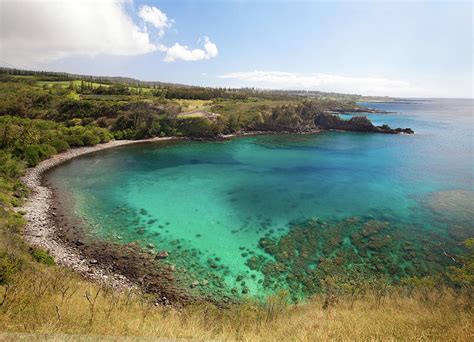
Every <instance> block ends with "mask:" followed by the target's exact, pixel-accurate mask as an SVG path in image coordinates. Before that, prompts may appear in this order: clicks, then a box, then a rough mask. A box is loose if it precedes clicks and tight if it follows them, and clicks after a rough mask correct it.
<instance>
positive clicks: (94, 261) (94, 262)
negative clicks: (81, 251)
mask: <svg viewBox="0 0 474 342" xmlns="http://www.w3.org/2000/svg"><path fill="white" fill-rule="evenodd" d="M97 263H98V261H97V260H95V259H91V260H90V261H89V264H91V265H95V264H97Z"/></svg>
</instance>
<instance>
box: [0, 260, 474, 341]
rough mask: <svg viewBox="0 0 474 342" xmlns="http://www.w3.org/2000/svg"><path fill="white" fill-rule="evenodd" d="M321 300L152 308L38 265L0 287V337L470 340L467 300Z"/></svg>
mask: <svg viewBox="0 0 474 342" xmlns="http://www.w3.org/2000/svg"><path fill="white" fill-rule="evenodd" d="M5 291H7V293H6V296H4V293H5ZM2 298H5V299H4V300H3V302H2ZM324 301H325V298H324V296H322V295H321V296H315V297H313V298H312V299H311V300H310V301H309V302H308V303H305V304H300V305H292V306H289V305H287V304H286V302H285V300H284V297H283V296H276V297H274V298H271V299H270V300H269V301H268V302H267V303H266V304H257V303H253V302H250V301H249V302H247V303H244V304H240V305H235V306H233V307H230V308H227V309H218V308H216V307H215V306H212V305H210V304H202V305H197V306H189V307H186V308H184V309H180V310H177V309H174V308H171V307H163V306H156V305H155V304H154V303H153V300H152V298H150V297H149V296H143V295H141V294H139V293H138V292H134V291H122V292H118V291H115V290H112V289H110V288H106V287H99V286H98V285H95V284H91V283H88V282H86V281H84V280H81V279H79V278H78V277H77V276H76V275H74V274H72V273H71V272H70V271H68V270H66V269H62V268H60V267H52V268H51V267H49V268H47V267H46V266H43V265H37V267H35V268H34V269H32V270H30V271H28V272H23V273H22V274H21V275H20V276H18V277H17V278H16V279H14V285H10V286H9V287H8V288H7V287H6V286H5V285H4V286H0V303H2V304H1V305H0V331H2V332H20V333H35V334H75V335H84V334H87V335H108V336H141V337H163V338H194V339H219V340H243V341H315V340H342V341H346V340H351V341H366V340H381V341H382V340H383V341H390V340H419V341H472V340H473V338H474V330H473V329H474V327H473V322H474V320H473V314H472V311H471V309H472V297H469V295H468V294H456V293H455V292H453V291H452V290H449V289H438V290H436V291H432V292H430V293H429V294H427V293H425V292H422V291H419V292H418V291H415V292H413V293H411V294H410V295H409V296H408V295H406V294H404V293H403V292H402V291H396V290H395V291H393V292H392V293H390V294H389V295H387V296H386V297H384V300H383V301H382V302H381V303H380V302H379V298H377V297H376V296H375V295H373V294H371V293H367V294H366V295H365V296H364V297H362V298H360V299H358V300H357V301H356V302H355V303H354V305H353V306H352V305H351V304H350V300H349V299H346V298H343V297H341V298H338V301H337V303H335V304H334V305H332V306H331V307H329V308H328V309H323V303H324ZM58 336H60V335H58ZM0 338H1V335H0Z"/></svg>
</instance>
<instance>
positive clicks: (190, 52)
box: [161, 37, 218, 62]
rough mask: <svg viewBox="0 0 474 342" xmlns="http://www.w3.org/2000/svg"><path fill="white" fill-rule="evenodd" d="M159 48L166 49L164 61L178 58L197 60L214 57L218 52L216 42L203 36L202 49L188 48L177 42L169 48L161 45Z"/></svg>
mask: <svg viewBox="0 0 474 342" xmlns="http://www.w3.org/2000/svg"><path fill="white" fill-rule="evenodd" d="M161 49H162V50H163V51H166V56H165V62H174V61H176V60H178V59H181V60H183V61H199V60H203V59H211V58H215V57H216V56H217V54H218V51H217V46H216V44H214V43H213V42H211V41H210V40H209V38H208V37H204V49H190V48H189V47H188V46H186V45H181V44H179V43H175V44H174V45H173V46H171V47H169V48H167V47H165V46H161Z"/></svg>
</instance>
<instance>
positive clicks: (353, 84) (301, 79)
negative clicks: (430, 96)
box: [218, 71, 423, 96]
mask: <svg viewBox="0 0 474 342" xmlns="http://www.w3.org/2000/svg"><path fill="white" fill-rule="evenodd" d="M218 77H219V78H221V79H229V80H237V81H240V82H242V83H244V84H245V85H253V86H257V87H262V88H278V89H308V90H320V91H329V92H341V93H358V94H365V95H392V96H407V94H413V93H414V92H422V91H423V89H421V88H418V87H415V86H414V85H412V84H411V83H410V82H407V81H400V80H392V79H387V78H378V77H349V76H339V75H328V74H309V75H302V74H296V73H291V72H282V71H248V72H232V73H228V74H225V75H221V76H218Z"/></svg>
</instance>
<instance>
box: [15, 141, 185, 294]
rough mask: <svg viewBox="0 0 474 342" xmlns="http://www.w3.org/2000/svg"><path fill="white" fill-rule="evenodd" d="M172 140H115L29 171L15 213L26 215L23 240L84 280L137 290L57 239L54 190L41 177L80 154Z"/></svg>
mask: <svg viewBox="0 0 474 342" xmlns="http://www.w3.org/2000/svg"><path fill="white" fill-rule="evenodd" d="M172 139H177V138H169V137H165V138H152V139H146V140H114V141H110V142H108V143H104V144H100V145H95V146H88V147H80V148H76V149H70V150H68V151H66V152H64V153H60V154H57V155H55V156H53V157H51V158H50V159H47V160H44V161H42V162H41V163H39V164H38V165H37V166H35V167H33V168H29V169H28V170H27V171H26V175H25V176H24V177H22V181H23V183H24V184H25V185H26V186H27V187H28V188H29V189H30V191H31V192H30V195H29V197H28V199H27V201H26V202H25V203H24V205H22V206H21V207H19V208H18V211H21V212H24V213H25V214H24V218H25V219H26V220H27V224H26V225H25V227H24V230H23V235H24V239H25V241H26V242H27V243H28V244H30V245H32V246H36V247H40V248H43V249H45V250H47V251H48V252H49V253H50V255H51V256H52V257H53V258H54V260H55V261H56V263H57V264H59V265H62V266H67V267H69V268H71V269H73V270H74V271H76V272H78V273H79V274H81V275H83V276H84V277H85V278H87V279H90V280H93V281H96V282H98V283H101V284H107V285H108V286H112V287H115V288H119V289H124V288H136V287H137V284H135V282H133V281H131V280H130V279H128V278H127V277H125V276H123V275H121V274H118V273H114V272H111V271H110V270H107V269H104V268H103V267H101V266H99V265H94V263H91V262H90V260H87V259H86V258H85V257H84V256H83V255H82V253H81V252H80V251H79V250H78V249H77V248H75V247H74V246H71V245H69V244H66V243H65V242H64V241H63V240H62V239H61V238H60V234H58V233H59V231H60V230H61V227H57V225H56V222H55V219H54V215H55V213H54V211H53V207H54V204H53V202H54V199H53V191H52V190H51V189H50V188H48V187H47V186H45V185H44V182H43V176H44V174H45V172H46V171H48V170H50V169H51V168H53V167H55V166H57V165H59V164H61V163H64V162H66V161H68V160H71V159H73V158H76V157H78V156H81V155H85V154H88V153H93V152H96V151H100V150H104V149H108V148H113V147H118V146H125V145H130V144H136V143H147V142H155V141H166V140H172Z"/></svg>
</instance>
